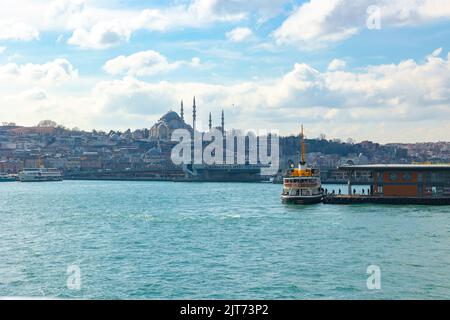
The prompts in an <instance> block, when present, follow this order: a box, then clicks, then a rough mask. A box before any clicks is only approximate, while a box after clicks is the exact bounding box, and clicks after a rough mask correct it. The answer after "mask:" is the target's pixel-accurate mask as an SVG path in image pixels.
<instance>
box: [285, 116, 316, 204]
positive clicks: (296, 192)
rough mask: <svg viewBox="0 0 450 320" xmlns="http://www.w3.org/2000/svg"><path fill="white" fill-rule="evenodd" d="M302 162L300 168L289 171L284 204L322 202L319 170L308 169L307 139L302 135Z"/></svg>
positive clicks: (286, 179) (286, 176) (286, 177)
mask: <svg viewBox="0 0 450 320" xmlns="http://www.w3.org/2000/svg"><path fill="white" fill-rule="evenodd" d="M300 138H301V149H302V152H301V161H300V163H299V166H298V168H292V169H290V170H288V171H287V173H286V175H285V177H284V179H283V185H284V186H283V193H282V195H281V199H282V201H283V203H292V204H315V203H320V202H322V198H323V189H322V183H321V180H320V171H319V169H313V168H310V167H308V165H307V164H306V160H305V139H304V134H303V125H302V134H301V137H300Z"/></svg>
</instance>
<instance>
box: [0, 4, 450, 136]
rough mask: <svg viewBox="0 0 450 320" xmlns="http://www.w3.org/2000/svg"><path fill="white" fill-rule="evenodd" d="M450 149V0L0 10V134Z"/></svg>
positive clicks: (17, 6) (12, 7)
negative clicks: (179, 130)
mask: <svg viewBox="0 0 450 320" xmlns="http://www.w3.org/2000/svg"><path fill="white" fill-rule="evenodd" d="M194 96H195V97H196V101H197V114H198V119H199V121H200V122H201V123H203V124H207V121H208V115H209V113H210V112H211V113H212V116H213V124H214V125H219V124H220V115H221V111H222V109H223V110H224V111H225V117H226V127H227V128H240V129H251V130H276V131H278V132H280V133H281V134H283V135H287V134H298V131H299V128H300V125H301V124H304V125H305V127H306V132H307V136H308V137H318V136H319V135H320V134H325V135H326V136H327V138H330V139H331V138H340V139H342V140H346V139H347V138H353V139H354V140H356V141H363V140H372V141H376V142H381V143H389V142H424V141H430V142H433V141H450V130H449V128H450V1H449V0H358V1H354V0H303V1H299V0H298V1H294V0H172V1H170V0H169V1H161V0H157V1H149V0H147V1H141V0H108V1H106V0H84V1H83V0H56V1H45V0H14V1H13V0H3V1H1V3H0V123H1V122H15V123H17V124H19V125H26V126H31V125H35V124H37V123H38V122H39V121H40V120H44V119H51V120H54V121H56V122H57V123H59V124H62V125H64V126H66V127H68V128H74V127H77V128H80V129H84V130H91V129H97V130H105V131H109V130H126V129H128V128H130V129H132V130H134V129H141V128H150V127H151V126H152V125H153V124H154V122H155V121H157V120H158V119H159V118H160V117H161V116H162V115H163V114H164V113H166V112H167V111H169V110H174V111H177V112H179V109H180V102H181V100H183V101H184V106H185V115H186V119H187V121H188V122H190V121H191V117H192V100H193V97H194Z"/></svg>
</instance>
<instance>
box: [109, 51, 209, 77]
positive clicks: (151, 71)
mask: <svg viewBox="0 0 450 320" xmlns="http://www.w3.org/2000/svg"><path fill="white" fill-rule="evenodd" d="M183 65H186V66H191V67H199V66H201V61H200V58H198V57H195V58H193V59H192V60H191V61H190V62H185V61H175V62H173V63H170V62H169V61H168V60H167V58H166V57H165V56H163V55H162V54H160V53H159V52H156V51H153V50H148V51H141V52H137V53H134V54H132V55H129V56H123V55H122V56H119V57H117V58H114V59H111V60H109V61H107V62H106V63H105V65H104V66H103V69H104V70H105V71H106V72H108V73H109V74H112V75H129V76H138V77H143V76H153V75H156V74H161V73H167V72H169V71H172V70H175V69H178V68H179V67H180V66H183Z"/></svg>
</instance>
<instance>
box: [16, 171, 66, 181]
mask: <svg viewBox="0 0 450 320" xmlns="http://www.w3.org/2000/svg"><path fill="white" fill-rule="evenodd" d="M19 181H20V182H57V181H63V176H62V174H61V172H60V171H59V170H57V169H24V170H23V171H21V172H19Z"/></svg>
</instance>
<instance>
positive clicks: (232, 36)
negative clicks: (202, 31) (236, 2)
mask: <svg viewBox="0 0 450 320" xmlns="http://www.w3.org/2000/svg"><path fill="white" fill-rule="evenodd" d="M226 36H227V38H228V40H230V41H232V42H243V41H245V40H248V39H249V38H251V37H252V36H253V32H252V30H251V29H250V28H235V29H233V30H231V31H230V32H227V34H226Z"/></svg>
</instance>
